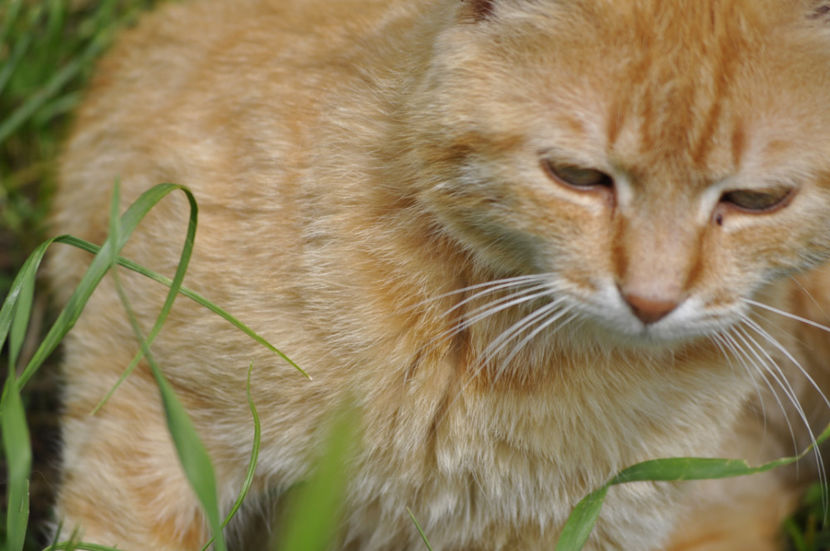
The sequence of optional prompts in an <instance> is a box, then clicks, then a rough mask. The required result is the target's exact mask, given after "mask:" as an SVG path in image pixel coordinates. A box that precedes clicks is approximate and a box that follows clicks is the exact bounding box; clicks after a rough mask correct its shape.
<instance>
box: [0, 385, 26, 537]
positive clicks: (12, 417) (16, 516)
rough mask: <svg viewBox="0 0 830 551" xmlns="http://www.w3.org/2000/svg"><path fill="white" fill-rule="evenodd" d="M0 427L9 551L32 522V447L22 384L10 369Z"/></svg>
mask: <svg viewBox="0 0 830 551" xmlns="http://www.w3.org/2000/svg"><path fill="white" fill-rule="evenodd" d="M0 428H2V429H3V451H4V453H5V455H6V464H7V466H8V509H7V510H6V534H7V538H8V540H7V542H6V546H7V547H6V549H7V551H21V550H22V549H23V544H24V542H25V540H26V527H27V525H28V522H29V473H30V471H31V468H32V448H31V442H30V439H29V428H28V426H27V425H26V412H25V410H24V409H23V401H22V400H21V399H20V387H19V385H18V383H17V377H16V376H15V374H14V370H12V369H10V370H9V374H8V378H7V379H6V384H5V385H4V386H3V395H2V398H0Z"/></svg>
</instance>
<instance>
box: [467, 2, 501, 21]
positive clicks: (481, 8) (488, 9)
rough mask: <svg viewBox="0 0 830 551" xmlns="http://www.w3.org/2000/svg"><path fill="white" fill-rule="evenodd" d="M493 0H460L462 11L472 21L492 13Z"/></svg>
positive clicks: (480, 19) (485, 17)
mask: <svg viewBox="0 0 830 551" xmlns="http://www.w3.org/2000/svg"><path fill="white" fill-rule="evenodd" d="M493 2H494V0H461V4H462V7H461V9H462V12H463V13H464V15H465V17H466V18H468V19H470V20H472V21H473V22H476V23H477V22H479V21H483V20H484V19H487V18H488V17H490V16H491V15H493V9H494V8H493Z"/></svg>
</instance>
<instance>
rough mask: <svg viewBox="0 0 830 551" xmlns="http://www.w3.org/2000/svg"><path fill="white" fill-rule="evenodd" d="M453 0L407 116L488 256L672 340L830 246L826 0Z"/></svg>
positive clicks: (581, 306) (436, 208) (643, 333)
mask: <svg viewBox="0 0 830 551" xmlns="http://www.w3.org/2000/svg"><path fill="white" fill-rule="evenodd" d="M459 2H460V3H459V4H457V10H456V12H455V14H454V17H455V18H456V20H455V22H454V24H453V25H451V26H450V27H448V29H447V30H446V31H445V32H444V33H443V34H441V35H440V36H439V38H438V40H437V44H436V46H435V52H436V53H435V57H434V59H433V61H432V65H431V66H430V68H429V72H428V76H427V78H426V80H425V81H424V83H423V86H422V88H421V89H419V90H418V92H416V94H415V97H414V99H413V102H412V105H413V113H414V114H413V117H414V118H413V120H414V126H415V129H416V130H415V134H416V136H417V139H418V140H419V144H420V145H419V146H418V147H419V148H420V153H419V155H420V163H421V166H420V168H419V170H420V176H419V185H420V187H419V193H420V198H421V200H422V201H423V203H424V204H426V205H427V207H428V208H429V209H430V210H431V211H432V212H433V213H434V214H435V215H436V217H437V218H438V220H440V224H441V226H442V227H443V228H444V229H445V230H446V231H447V232H448V233H449V234H450V235H451V236H452V237H453V238H454V239H456V240H457V241H459V242H461V243H463V245H464V246H465V247H466V248H467V249H468V250H469V251H471V253H472V256H473V257H474V258H475V259H476V261H477V262H479V263H480V264H482V265H486V266H487V267H488V268H489V269H492V270H493V272H494V273H495V274H499V275H501V276H505V277H506V276H523V275H531V274H545V275H544V276H543V278H542V279H540V280H539V281H544V282H546V283H547V284H548V285H549V286H550V289H551V296H553V297H557V298H559V299H561V300H562V301H564V304H566V305H567V306H568V308H569V309H570V310H571V311H572V312H574V313H575V314H576V315H578V316H579V317H581V318H582V319H584V320H588V321H590V322H596V323H597V324H598V325H600V326H602V327H604V328H606V329H609V330H611V331H612V332H614V333H616V334H619V335H623V336H626V337H630V338H633V339H634V340H635V341H636V340H643V341H666V340H674V339H678V338H681V339H682V338H687V337H692V336H697V335H702V334H706V333H709V332H711V331H713V330H716V329H720V328H723V327H726V326H728V325H729V324H731V323H734V322H735V321H736V320H738V319H739V318H740V315H741V313H743V312H746V310H747V306H746V304H745V302H744V299H747V298H751V297H752V296H753V295H754V294H755V293H756V292H757V291H758V290H759V289H760V288H762V287H763V286H764V285H765V284H767V283H769V282H770V281H773V280H775V279H777V278H779V277H781V276H783V275H786V274H790V273H792V272H797V271H800V270H804V269H806V268H808V267H811V266H814V265H816V264H817V263H820V262H822V261H824V260H825V259H827V258H828V257H830V3H828V2H815V1H808V0H803V1H800V0H688V1H682V0H678V1H664V0H492V1H485V0H464V1H461V0H459Z"/></svg>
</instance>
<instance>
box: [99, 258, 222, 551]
mask: <svg viewBox="0 0 830 551" xmlns="http://www.w3.org/2000/svg"><path fill="white" fill-rule="evenodd" d="M113 276H114V277H115V279H116V289H117V290H118V293H119V295H120V296H121V301H122V303H123V304H124V307H125V309H126V310H127V316H128V317H129V319H130V324H131V325H132V327H133V332H134V333H135V335H136V338H137V339H138V341H139V344H140V346H141V348H142V350H143V352H144V358H145V359H146V361H147V363H148V364H149V365H150V370H151V371H152V373H153V377H154V378H155V380H156V384H157V386H158V388H159V394H160V396H161V402H162V405H163V407H164V415H165V419H166V421H167V428H168V430H169V431H170V436H171V438H172V440H173V445H174V446H175V448H176V453H177V455H178V457H179V461H180V462H181V464H182V469H183V470H184V473H185V476H186V477H187V480H188V482H190V486H191V488H193V491H194V493H195V494H196V497H197V498H198V499H199V502H200V503H201V505H202V510H203V512H204V514H205V517H206V519H207V522H208V526H210V528H211V532H212V533H213V542H214V549H215V550H216V551H225V550H226V549H227V546H226V545H225V539H224V536H223V535H222V522H221V519H220V517H219V505H218V503H219V501H218V493H217V492H216V475H215V473H214V470H213V464H212V463H211V461H210V456H209V455H208V452H207V449H206V448H205V446H204V444H203V443H202V441H201V439H200V438H199V435H198V433H197V432H196V427H195V426H194V425H193V421H191V419H190V416H189V415H188V414H187V411H186V410H185V408H184V406H183V405H182V403H181V401H180V400H179V399H178V397H177V396H176V393H175V392H174V391H173V388H172V387H171V386H170V383H169V382H168V381H167V379H166V378H165V377H164V374H163V373H162V371H161V369H160V368H159V366H158V364H157V363H156V361H155V360H154V358H153V354H152V352H151V351H150V348H149V347H148V342H147V340H146V339H145V338H144V336H143V335H142V333H141V328H140V327H139V326H138V320H137V319H136V317H135V314H134V312H133V311H132V308H131V307H130V303H129V299H128V298H127V296H126V294H125V293H124V290H123V288H122V287H121V284H120V282H119V281H118V276H117V274H116V273H115V272H114V273H113Z"/></svg>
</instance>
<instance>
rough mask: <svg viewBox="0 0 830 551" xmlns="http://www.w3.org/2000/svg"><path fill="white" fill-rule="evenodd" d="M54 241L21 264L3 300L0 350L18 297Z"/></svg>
mask: <svg viewBox="0 0 830 551" xmlns="http://www.w3.org/2000/svg"><path fill="white" fill-rule="evenodd" d="M54 241H55V239H49V240H47V241H44V242H43V243H41V244H40V245H39V246H38V247H37V248H36V249H35V250H34V251H32V254H30V255H29V257H28V258H27V259H26V262H24V263H23V266H22V267H21V268H20V270H19V271H18V272H17V275H16V276H15V278H14V281H13V282H12V286H11V288H10V289H9V292H8V294H7V295H6V298H5V299H3V306H2V308H0V349H2V348H3V346H4V345H5V344H6V338H7V337H8V336H9V331H10V329H11V327H12V322H13V320H14V312H15V310H16V308H17V302H18V300H19V299H20V295H21V294H22V293H23V294H24V296H25V291H24V287H26V286H27V285H29V283H27V282H34V280H35V275H36V274H37V269H38V267H39V266H40V263H41V262H42V261H43V255H45V254H46V249H48V248H49V246H50V245H51V244H52V243H53V242H54ZM20 386H21V387H22V386H23V384H20Z"/></svg>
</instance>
